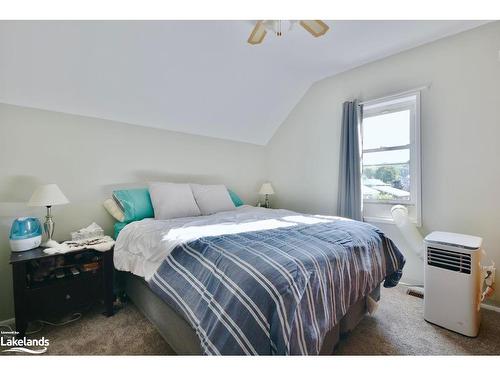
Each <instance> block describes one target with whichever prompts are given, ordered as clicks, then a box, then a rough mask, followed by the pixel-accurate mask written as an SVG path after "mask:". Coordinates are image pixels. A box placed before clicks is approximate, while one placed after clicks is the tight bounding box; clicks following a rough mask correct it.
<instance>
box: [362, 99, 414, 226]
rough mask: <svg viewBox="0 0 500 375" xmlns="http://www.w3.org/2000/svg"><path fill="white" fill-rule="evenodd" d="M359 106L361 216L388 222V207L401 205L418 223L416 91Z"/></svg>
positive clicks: (389, 214) (366, 218) (389, 215)
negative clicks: (360, 110) (361, 114)
mask: <svg viewBox="0 0 500 375" xmlns="http://www.w3.org/2000/svg"><path fill="white" fill-rule="evenodd" d="M362 108H363V109H362V110H363V116H362V123H361V137H362V193H363V216H364V218H365V220H367V221H370V219H371V220H373V221H389V220H391V212H390V209H391V207H392V206H393V205H395V204H403V205H405V206H407V208H408V211H409V214H410V218H411V219H412V220H413V221H414V222H415V223H417V224H418V225H420V121H419V120H420V116H419V110H420V93H419V92H415V93H411V94H406V95H403V96H395V97H391V98H390V99H381V100H374V101H370V102H367V103H364V104H363V107H362Z"/></svg>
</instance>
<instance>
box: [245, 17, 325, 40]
mask: <svg viewBox="0 0 500 375" xmlns="http://www.w3.org/2000/svg"><path fill="white" fill-rule="evenodd" d="M284 23H288V30H291V29H293V28H294V27H295V25H296V24H299V25H300V26H302V27H303V28H304V29H306V30H307V31H308V32H309V33H310V34H311V35H312V36H314V37H315V38H317V37H320V36H322V35H324V34H325V33H326V32H327V31H328V30H329V29H330V27H329V26H328V25H327V24H326V23H324V22H323V21H319V20H300V21H277V20H266V21H257V23H256V24H255V27H254V28H253V30H252V32H251V33H250V36H249V37H248V40H247V42H248V43H249V44H253V45H255V44H260V43H262V41H263V40H264V37H265V36H266V34H267V32H268V31H270V32H273V33H275V34H276V36H282V35H283V26H284ZM285 28H286V25H285Z"/></svg>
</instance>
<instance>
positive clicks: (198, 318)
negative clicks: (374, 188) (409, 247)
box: [114, 206, 405, 355]
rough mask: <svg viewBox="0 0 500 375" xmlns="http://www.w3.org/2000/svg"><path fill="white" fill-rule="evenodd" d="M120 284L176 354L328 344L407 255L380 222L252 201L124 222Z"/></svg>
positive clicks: (326, 348)
mask: <svg viewBox="0 0 500 375" xmlns="http://www.w3.org/2000/svg"><path fill="white" fill-rule="evenodd" d="M114 261H115V267H116V268H117V269H118V270H120V271H123V272H121V277H122V281H123V287H124V290H125V292H126V294H127V295H128V296H129V297H130V299H131V300H132V301H133V302H134V304H135V305H136V306H137V307H138V308H139V309H140V310H141V311H142V312H143V313H144V315H145V316H146V317H147V318H148V319H149V320H150V321H151V322H153V323H154V324H155V326H156V327H157V328H158V330H159V332H160V333H161V335H162V336H163V337H164V339H165V340H166V341H167V343H168V344H169V345H170V346H171V347H172V348H173V349H174V351H176V352H177V353H179V354H223V355H227V354H229V355H271V354H278V355H289V354H291V355H294V354H302V355H305V354H330V353H332V351H333V349H334V346H335V345H336V343H337V342H338V340H339V337H340V335H342V334H343V333H346V332H348V331H350V330H352V329H354V327H355V326H356V325H357V324H358V322H359V321H360V320H361V318H362V317H363V316H364V315H365V313H366V308H367V299H370V300H371V301H378V299H379V296H380V284H381V283H383V284H384V286H385V287H392V286H395V285H397V283H398V281H399V279H400V278H401V275H402V268H403V266H404V262H405V260H404V257H403V256H402V254H401V253H400V252H399V250H398V249H397V248H396V246H395V245H394V244H393V243H392V241H391V240H390V239H388V238H387V237H385V235H384V234H383V233H382V232H380V231H379V230H378V229H377V228H375V227H373V226H371V225H369V224H366V223H361V222H357V221H352V220H347V219H343V218H338V217H327V216H318V215H303V214H298V213H296V212H292V211H288V210H269V209H265V208H257V207H250V206H242V207H238V208H237V209H235V210H231V211H225V212H219V213H216V214H213V215H207V216H198V217H189V218H179V219H170V220H154V219H144V220H141V221H138V222H133V223H130V224H128V225H126V226H125V227H124V228H123V230H122V231H121V232H120V234H119V236H118V238H117V242H116V245H115V252H114Z"/></svg>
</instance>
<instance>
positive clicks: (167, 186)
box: [149, 182, 201, 220]
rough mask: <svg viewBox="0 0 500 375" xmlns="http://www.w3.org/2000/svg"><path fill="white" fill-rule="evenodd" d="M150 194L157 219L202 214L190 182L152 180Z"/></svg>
mask: <svg viewBox="0 0 500 375" xmlns="http://www.w3.org/2000/svg"><path fill="white" fill-rule="evenodd" d="M149 195H150V196H151V203H152V204H153V209H154V212H155V219H158V220H165V219H175V218H177V217H188V216H200V215H201V213H200V209H199V208H198V206H197V205H196V201H195V200H194V196H193V192H192V191H191V187H190V186H189V184H173V183H170V182H152V183H150V184H149Z"/></svg>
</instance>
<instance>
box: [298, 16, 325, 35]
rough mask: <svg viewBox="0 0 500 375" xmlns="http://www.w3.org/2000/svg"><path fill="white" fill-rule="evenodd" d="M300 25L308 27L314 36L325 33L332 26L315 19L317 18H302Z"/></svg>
mask: <svg viewBox="0 0 500 375" xmlns="http://www.w3.org/2000/svg"><path fill="white" fill-rule="evenodd" d="M300 26H302V27H303V28H304V29H306V30H307V31H308V32H309V33H311V34H312V36H314V37H316V38H317V37H319V36H321V35H324V34H325V33H326V32H327V31H328V30H329V29H330V27H328V25H327V24H326V23H324V22H323V21H319V20H317V21H315V20H302V21H300Z"/></svg>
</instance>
